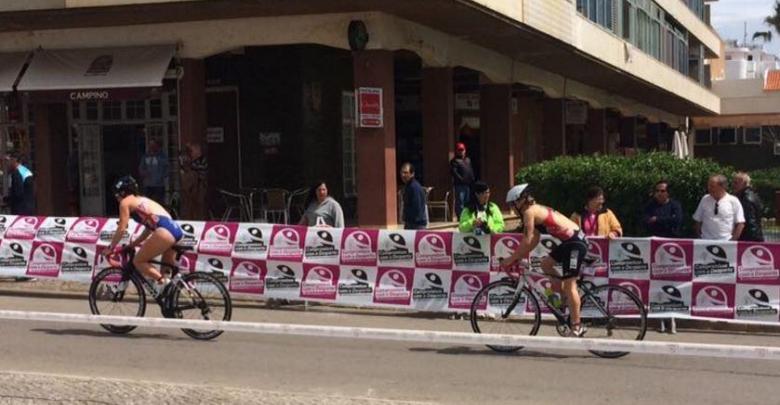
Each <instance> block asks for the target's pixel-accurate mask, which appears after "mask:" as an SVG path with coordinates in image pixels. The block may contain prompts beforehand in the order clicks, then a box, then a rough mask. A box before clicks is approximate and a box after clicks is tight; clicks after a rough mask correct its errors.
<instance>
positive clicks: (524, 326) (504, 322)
mask: <svg viewBox="0 0 780 405" xmlns="http://www.w3.org/2000/svg"><path fill="white" fill-rule="evenodd" d="M516 290H517V283H516V282H514V281H512V280H499V281H494V282H492V283H490V284H488V285H486V286H485V287H484V288H482V290H480V291H479V292H478V293H477V295H476V296H475V297H474V301H472V302H471V329H473V330H474V332H476V333H496V334H503V335H529V336H533V335H536V333H537V332H539V325H541V323H542V317H541V310H540V309H539V302H538V301H537V300H536V297H534V295H533V294H531V291H530V290H528V288H527V287H523V290H522V292H521V293H520V294H519V295H517V296H516V295H515V291H516ZM487 347H489V348H490V349H492V350H494V351H497V352H501V353H510V352H514V351H517V350H520V349H522V348H523V346H496V345H487Z"/></svg>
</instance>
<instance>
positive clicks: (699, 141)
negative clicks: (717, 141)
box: [696, 128, 712, 145]
mask: <svg viewBox="0 0 780 405" xmlns="http://www.w3.org/2000/svg"><path fill="white" fill-rule="evenodd" d="M696 145H712V132H711V131H710V129H709V128H707V129H697V130H696Z"/></svg>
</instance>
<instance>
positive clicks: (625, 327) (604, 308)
mask: <svg viewBox="0 0 780 405" xmlns="http://www.w3.org/2000/svg"><path fill="white" fill-rule="evenodd" d="M581 308H582V315H581V318H582V320H581V322H582V324H583V325H584V326H585V327H586V328H587V332H586V334H585V336H584V337H587V338H593V339H619V340H642V339H644V337H645V332H646V331H647V311H646V310H645V306H644V304H642V301H641V300H640V299H639V298H638V297H637V296H636V295H635V294H634V293H632V292H631V291H629V290H627V289H626V288H623V287H621V286H617V285H602V286H599V287H595V288H593V289H592V290H590V292H589V293H586V294H585V295H583V296H582V304H581ZM590 352H591V353H593V354H595V355H596V356H599V357H606V358H617V357H622V356H625V355H627V354H628V352H617V351H615V352H612V351H599V350H591V351H590Z"/></svg>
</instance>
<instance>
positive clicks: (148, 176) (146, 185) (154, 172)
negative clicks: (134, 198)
mask: <svg viewBox="0 0 780 405" xmlns="http://www.w3.org/2000/svg"><path fill="white" fill-rule="evenodd" d="M138 173H139V174H140V175H141V183H142V184H143V194H144V195H145V196H147V197H149V198H151V199H152V200H154V201H157V202H158V203H160V204H164V203H165V184H166V181H167V180H168V156H166V155H165V153H163V152H162V151H161V150H160V144H159V143H157V141H156V140H154V139H152V140H150V141H149V146H148V147H147V149H146V154H145V155H144V156H143V157H142V158H141V164H139V165H138Z"/></svg>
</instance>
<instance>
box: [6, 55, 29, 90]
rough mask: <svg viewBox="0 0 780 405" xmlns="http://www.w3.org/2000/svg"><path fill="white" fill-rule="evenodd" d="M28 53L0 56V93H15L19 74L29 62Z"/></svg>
mask: <svg viewBox="0 0 780 405" xmlns="http://www.w3.org/2000/svg"><path fill="white" fill-rule="evenodd" d="M27 55H28V54H27V53H4V54H0V93H2V92H9V91H13V88H14V83H16V79H17V78H18V77H19V72H20V71H21V70H22V66H24V62H25V61H27Z"/></svg>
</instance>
